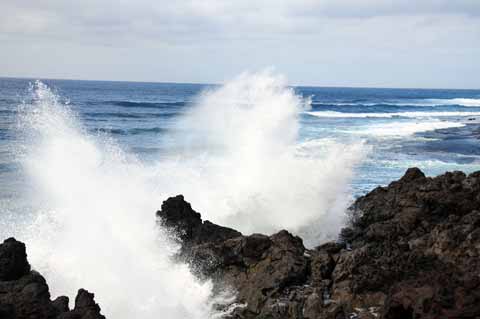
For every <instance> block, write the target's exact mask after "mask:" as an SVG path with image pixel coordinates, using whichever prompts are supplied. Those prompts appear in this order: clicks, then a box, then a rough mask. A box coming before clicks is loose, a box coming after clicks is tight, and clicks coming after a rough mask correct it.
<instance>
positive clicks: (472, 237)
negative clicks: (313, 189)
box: [157, 168, 480, 319]
mask: <svg viewBox="0 0 480 319" xmlns="http://www.w3.org/2000/svg"><path fill="white" fill-rule="evenodd" d="M157 215H158V217H159V219H160V221H161V222H162V223H163V224H164V225H165V226H167V227H170V228H171V229H174V230H175V232H177V233H178V234H179V237H180V238H181V240H183V247H182V250H181V253H180V255H179V258H182V259H183V260H186V261H188V262H189V263H191V264H192V265H193V268H194V269H195V271H196V272H197V273H198V274H199V275H200V276H204V277H208V278H213V279H214V281H215V282H217V283H218V285H219V286H225V285H227V286H230V287H232V288H234V289H235V290H236V291H237V297H236V299H237V300H236V302H238V303H240V304H243V305H244V306H243V307H239V308H237V310H236V311H235V312H234V313H233V314H232V315H231V317H233V318H335V319H342V318H349V319H353V318H372V319H373V318H389V319H394V318H405V319H409V318H432V319H433V318H480V258H479V257H480V172H476V173H472V174H470V175H469V176H466V175H465V174H464V173H462V172H453V173H446V174H444V175H441V176H438V177H435V178H429V177H425V175H424V174H423V173H422V172H421V171H420V170H419V169H416V168H412V169H409V170H408V171H407V172H406V174H405V175H404V176H403V177H402V178H401V179H400V180H398V181H395V182H392V183H391V184H390V185H389V186H388V187H378V188H376V189H375V190H373V191H371V192H370V193H369V194H367V195H365V196H363V197H360V198H358V199H357V201H356V202H355V203H354V204H353V205H352V207H351V211H350V217H351V222H350V225H349V227H348V228H345V229H343V230H342V232H341V234H340V237H339V240H338V241H335V242H328V243H325V244H323V245H321V246H319V247H316V248H314V249H306V248H305V247H304V245H303V243H302V240H301V239H300V238H299V237H296V236H294V235H292V234H290V233H289V232H287V231H280V232H278V233H276V234H274V235H271V236H265V235H261V234H253V235H250V236H244V235H242V234H240V233H239V232H236V231H234V230H232V229H229V228H225V227H221V226H218V225H214V224H212V223H210V222H208V221H202V219H201V216H200V214H198V213H197V212H195V211H194V210H193V209H192V208H191V206H190V204H188V203H187V202H186V201H185V200H184V199H183V197H182V196H177V197H174V198H170V199H168V200H167V201H165V202H164V204H163V205H162V210H161V211H159V212H157ZM321 231H322V230H321V229H319V232H321ZM213 233H215V234H213Z"/></svg>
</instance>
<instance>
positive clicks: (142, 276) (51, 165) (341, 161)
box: [4, 72, 365, 319]
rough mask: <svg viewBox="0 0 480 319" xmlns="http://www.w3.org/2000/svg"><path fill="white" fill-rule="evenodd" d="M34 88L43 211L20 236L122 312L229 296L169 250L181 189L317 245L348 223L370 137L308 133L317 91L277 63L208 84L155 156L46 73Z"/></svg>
mask: <svg viewBox="0 0 480 319" xmlns="http://www.w3.org/2000/svg"><path fill="white" fill-rule="evenodd" d="M33 93H34V95H35V99H34V102H33V103H31V104H28V105H25V106H24V107H23V108H24V110H23V112H21V113H22V114H23V116H22V118H21V120H20V129H21V130H22V132H23V134H25V138H24V142H25V143H24V145H23V146H22V147H21V148H20V149H19V150H20V151H21V154H22V155H23V157H22V159H21V160H22V163H23V167H24V173H25V175H26V178H27V180H28V183H29V184H30V185H31V192H30V195H29V196H28V200H29V201H30V202H31V205H30V206H32V207H35V208H36V211H35V212H34V214H33V215H34V216H35V218H34V221H33V222H32V223H30V225H29V227H27V228H24V227H22V228H21V229H16V231H15V232H14V233H13V234H11V233H9V234H8V235H15V236H17V237H18V238H19V239H21V240H24V241H25V242H26V243H27V247H28V253H29V258H30V261H31V263H32V264H33V266H34V268H35V269H37V270H39V271H41V272H42V273H43V274H45V276H46V277H47V280H48V282H49V284H50V287H51V292H52V294H53V295H54V296H55V295H59V294H68V295H70V296H74V295H75V292H76V290H77V289H78V288H80V287H84V288H86V289H89V290H91V291H94V292H95V293H96V299H97V301H98V302H99V303H100V304H101V306H102V309H103V312H104V313H105V314H106V315H107V317H110V318H119V319H122V318H139V319H148V318H158V316H161V317H163V318H171V319H179V318H202V319H204V318H209V317H218V316H219V314H218V313H214V312H213V311H212V306H211V305H212V304H214V303H228V302H230V301H231V300H230V299H229V298H228V296H226V295H221V296H213V295H212V289H211V288H212V287H211V284H210V283H209V282H199V281H198V280H197V279H196V278H194V276H193V275H192V274H191V272H190V270H189V268H188V267H187V266H186V265H183V264H178V263H174V262H172V261H171V258H170V257H171V255H172V254H173V253H174V252H175V251H176V249H177V247H176V246H175V245H174V244H173V243H172V242H171V241H170V240H169V239H168V238H167V236H166V234H165V233H164V231H163V230H162V229H160V228H159V227H156V225H155V219H154V212H155V211H156V210H157V209H158V208H159V206H160V204H161V202H162V200H164V199H166V197H167V196H170V195H176V194H179V193H183V194H185V196H186V199H187V200H189V201H190V202H192V204H193V207H194V208H196V209H198V210H200V211H201V212H202V214H203V216H204V217H205V218H208V219H211V220H213V221H214V222H218V223H221V224H225V225H227V226H231V227H236V228H239V229H240V230H242V231H244V232H247V233H249V232H260V231H261V232H274V231H278V230H280V229H281V228H287V229H289V230H292V231H294V232H296V233H299V234H304V235H306V236H307V244H314V243H318V242H319V240H321V239H325V238H327V237H328V236H335V235H336V234H337V233H338V230H339V228H340V227H341V225H342V223H343V218H344V211H345V208H346V207H347V205H348V204H349V195H348V194H349V193H350V192H349V187H348V185H349V181H350V178H351V177H352V174H353V170H354V167H355V165H356V164H357V163H358V162H359V161H360V160H361V159H362V157H363V156H364V154H365V149H364V147H363V145H361V144H360V145H341V144H337V143H334V142H331V143H328V144H323V145H313V144H312V145H302V146H299V145H297V137H298V116H299V114H300V113H301V112H303V111H304V110H305V109H306V108H308V101H304V100H302V99H301V98H300V97H298V96H297V95H295V93H294V91H293V90H291V89H289V88H288V87H287V86H286V83H285V81H284V79H283V78H281V77H278V76H275V75H272V74H270V73H268V72H264V73H259V74H243V75H241V76H239V77H237V78H236V79H234V80H233V81H231V82H229V83H227V84H226V85H224V86H222V87H220V88H218V89H215V90H213V91H208V92H205V93H204V94H202V95H201V96H200V97H199V98H198V101H197V103H196V105H195V106H194V107H193V108H192V109H191V110H190V111H189V112H188V113H187V114H186V115H185V116H184V117H183V118H182V119H181V120H180V121H179V123H178V126H177V127H176V129H174V130H173V131H172V132H171V137H172V138H173V141H175V143H176V144H177V145H178V147H177V148H176V149H175V150H174V151H172V153H171V154H168V156H164V157H162V159H161V160H159V161H158V162H156V163H154V164H152V165H146V164H144V163H141V162H140V161H139V160H138V159H136V158H135V156H132V155H131V154H128V153H126V152H124V151H122V150H121V148H120V147H119V146H118V145H116V143H115V142H114V141H113V140H111V139H110V138H108V137H99V136H92V135H89V134H88V133H87V132H86V130H85V129H84V128H83V126H82V123H80V122H79V121H78V118H77V117H76V116H75V114H74V113H73V112H72V111H71V110H70V109H69V108H68V107H67V106H65V105H62V104H61V103H59V101H58V98H57V96H56V95H54V94H53V93H52V92H51V91H50V90H49V89H48V88H47V87H46V86H45V85H43V84H42V83H39V82H38V83H37V84H36V85H35V88H34V92H33ZM307 148H308V151H307ZM22 200H24V199H22ZM25 200H27V199H25ZM4 235H7V234H4Z"/></svg>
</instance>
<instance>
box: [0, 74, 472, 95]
mask: <svg viewBox="0 0 480 319" xmlns="http://www.w3.org/2000/svg"><path fill="white" fill-rule="evenodd" d="M0 79H13V80H47V81H83V82H118V83H144V84H185V85H222V84H223V83H206V82H172V81H142V80H98V79H96V80H91V79H79V78H50V77H31V76H3V75H0ZM288 86H289V87H300V88H302V87H303V88H332V89H335V88H344V89H392V90H459V91H480V88H446V87H443V88H441V87H407V86H405V87H392V86H339V85H305V84H300V85H298V84H290V85H288Z"/></svg>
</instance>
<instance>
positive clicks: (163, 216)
mask: <svg viewBox="0 0 480 319" xmlns="http://www.w3.org/2000/svg"><path fill="white" fill-rule="evenodd" d="M157 217H158V218H159V219H160V222H161V223H162V224H163V225H164V226H166V227H167V228H170V229H172V230H174V231H175V235H176V236H178V238H179V239H180V240H182V242H183V243H184V244H185V245H189V244H190V243H191V244H201V243H212V242H221V241H224V240H226V239H230V238H234V237H238V236H241V235H242V234H241V233H240V232H238V231H236V230H233V229H231V228H227V227H221V226H218V225H215V224H213V223H211V222H209V221H202V218H201V216H200V214H199V213H197V212H196V211H194V210H193V209H192V206H191V205H190V203H187V202H186V201H185V200H184V198H183V196H182V195H178V196H176V197H171V198H169V199H168V200H166V201H164V202H163V204H162V209H161V210H160V211H157Z"/></svg>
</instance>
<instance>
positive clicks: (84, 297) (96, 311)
mask: <svg viewBox="0 0 480 319" xmlns="http://www.w3.org/2000/svg"><path fill="white" fill-rule="evenodd" d="M93 298H94V295H93V294H92V293H89V292H88V291H87V290H85V289H80V290H78V294H77V296H76V298H75V306H74V308H73V309H71V310H70V309H69V305H68V303H69V298H68V297H66V296H60V297H58V298H56V299H55V300H53V301H52V300H51V299H50V292H49V290H48V285H47V283H46V281H45V278H43V276H42V275H40V274H39V273H38V272H36V271H34V270H31V268H30V264H29V263H28V261H27V253H26V249H25V244H23V243H21V242H19V241H17V240H15V239H14V238H8V239H6V240H5V241H4V242H3V244H1V245H0V318H2V319H23V318H28V319H53V318H56V319H105V317H104V316H103V315H101V314H100V307H99V306H98V305H97V304H96V303H95V301H94V299H93Z"/></svg>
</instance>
